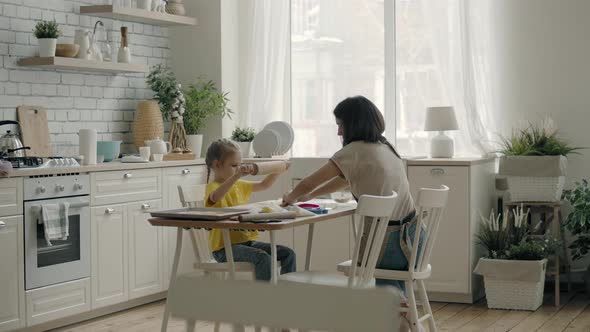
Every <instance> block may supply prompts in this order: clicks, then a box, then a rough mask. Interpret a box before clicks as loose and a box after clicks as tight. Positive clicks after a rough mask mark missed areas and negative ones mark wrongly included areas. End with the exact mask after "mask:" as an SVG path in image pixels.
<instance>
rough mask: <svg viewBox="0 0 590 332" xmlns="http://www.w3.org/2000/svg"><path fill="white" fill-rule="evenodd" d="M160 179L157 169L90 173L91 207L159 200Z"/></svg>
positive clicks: (160, 173)
mask: <svg viewBox="0 0 590 332" xmlns="http://www.w3.org/2000/svg"><path fill="white" fill-rule="evenodd" d="M161 177H162V170H161V169H159V168H154V169H141V170H129V171H113V172H97V173H92V174H91V175H90V183H91V193H90V200H91V205H93V206H95V205H105V204H118V203H125V202H135V201H139V200H142V199H143V200H145V199H158V198H161V197H162V181H161Z"/></svg>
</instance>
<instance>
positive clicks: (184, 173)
mask: <svg viewBox="0 0 590 332" xmlns="http://www.w3.org/2000/svg"><path fill="white" fill-rule="evenodd" d="M190 172H191V170H190V169H188V168H185V169H183V170H182V174H183V175H186V174H190Z"/></svg>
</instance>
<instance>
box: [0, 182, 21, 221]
mask: <svg viewBox="0 0 590 332" xmlns="http://www.w3.org/2000/svg"><path fill="white" fill-rule="evenodd" d="M18 214H23V179H22V178H12V179H1V180H0V216H14V215H18Z"/></svg>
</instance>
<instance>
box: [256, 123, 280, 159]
mask: <svg viewBox="0 0 590 332" xmlns="http://www.w3.org/2000/svg"><path fill="white" fill-rule="evenodd" d="M280 145H281V137H280V136H279V134H278V133H277V132H276V131H274V130H272V129H263V130H261V131H260V132H259V133H258V134H256V136H254V140H253V141H252V149H253V150H254V153H256V156H257V157H263V158H264V157H272V155H273V154H275V153H276V151H277V150H278V149H279V147H280Z"/></svg>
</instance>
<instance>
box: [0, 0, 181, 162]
mask: <svg viewBox="0 0 590 332" xmlns="http://www.w3.org/2000/svg"><path fill="white" fill-rule="evenodd" d="M109 3H110V1H104V0H80V1H63V0H0V14H1V15H0V113H1V114H0V119H4V120H17V119H16V107H17V106H19V105H36V106H44V107H46V108H47V113H48V114H47V115H48V121H49V131H50V133H51V140H52V143H53V144H54V145H55V146H56V149H62V150H63V147H64V146H71V147H72V149H74V150H75V146H74V145H77V144H78V134H77V133H78V130H79V129H81V128H95V129H97V131H98V133H99V138H98V139H99V140H122V141H124V145H123V146H122V149H123V151H124V152H126V151H132V150H133V149H134V148H133V147H132V145H131V144H130V143H131V142H132V141H133V139H132V134H131V129H132V128H131V126H132V122H133V116H134V109H135V105H136V102H137V100H141V99H150V98H151V97H152V95H153V93H152V91H151V90H150V89H149V88H148V87H147V85H146V83H145V76H146V75H147V74H118V75H113V74H102V73H85V72H73V71H55V70H45V69H43V70H42V69H31V68H26V67H19V66H17V64H16V63H17V61H18V59H20V58H22V57H29V56H35V55H37V54H38V46H37V38H35V36H34V35H33V32H32V30H33V28H34V26H35V24H36V22H37V21H39V20H41V19H44V20H55V21H56V22H57V23H58V24H59V25H60V28H61V30H62V32H63V36H62V37H60V38H59V39H58V43H64V42H66V43H70V42H72V41H73V39H74V32H75V30H76V29H80V28H83V29H89V30H91V31H92V28H93V27H94V24H95V23H96V21H97V20H101V21H102V22H103V23H104V25H105V28H106V29H107V31H108V32H109V34H110V35H111V36H110V37H111V38H113V39H114V40H115V41H117V43H116V45H117V47H118V44H119V43H118V42H119V40H120V28H121V26H127V27H128V28H129V33H128V35H129V46H130V48H131V53H132V60H131V62H132V63H140V64H147V65H150V66H152V65H156V64H159V63H164V64H168V61H169V57H170V50H169V48H168V29H167V28H165V27H161V26H157V25H148V24H141V23H134V22H126V21H119V20H111V19H107V18H99V17H93V16H86V15H79V14H78V13H79V12H80V9H79V8H80V6H81V5H101V4H109ZM99 30H100V32H99ZM97 37H98V40H99V41H103V40H105V37H104V33H103V31H102V29H97ZM111 45H112V44H111ZM6 129H10V127H6V126H4V127H2V128H0V130H2V133H4V130H6ZM56 152H57V153H67V151H66V152H63V151H59V150H58V151H56Z"/></svg>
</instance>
